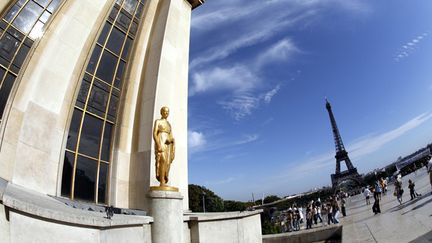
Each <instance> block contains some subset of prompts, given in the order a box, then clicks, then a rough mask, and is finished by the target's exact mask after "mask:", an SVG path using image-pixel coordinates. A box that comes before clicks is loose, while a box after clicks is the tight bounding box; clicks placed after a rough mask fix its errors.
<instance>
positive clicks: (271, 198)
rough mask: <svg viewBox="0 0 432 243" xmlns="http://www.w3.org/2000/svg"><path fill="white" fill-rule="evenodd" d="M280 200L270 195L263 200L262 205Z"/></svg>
mask: <svg viewBox="0 0 432 243" xmlns="http://www.w3.org/2000/svg"><path fill="white" fill-rule="evenodd" d="M280 199H281V198H280V197H278V196H276V195H270V196H267V197H265V198H264V203H272V202H274V201H277V200H280Z"/></svg>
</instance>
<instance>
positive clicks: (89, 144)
mask: <svg viewBox="0 0 432 243" xmlns="http://www.w3.org/2000/svg"><path fill="white" fill-rule="evenodd" d="M101 133H102V120H100V119H98V118H96V117H94V116H91V115H89V114H85V118H84V124H83V127H82V131H81V140H80V145H79V152H80V153H82V154H85V155H88V156H91V157H94V158H98V155H99V141H100V138H101V135H102V134H101Z"/></svg>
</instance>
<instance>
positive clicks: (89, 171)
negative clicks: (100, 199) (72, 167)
mask: <svg viewBox="0 0 432 243" xmlns="http://www.w3.org/2000/svg"><path fill="white" fill-rule="evenodd" d="M96 171H97V162H96V161H95V160H91V159H88V158H85V157H82V156H78V160H77V168H76V173H75V198H77V199H82V200H86V201H94V199H95V198H94V197H95V185H96Z"/></svg>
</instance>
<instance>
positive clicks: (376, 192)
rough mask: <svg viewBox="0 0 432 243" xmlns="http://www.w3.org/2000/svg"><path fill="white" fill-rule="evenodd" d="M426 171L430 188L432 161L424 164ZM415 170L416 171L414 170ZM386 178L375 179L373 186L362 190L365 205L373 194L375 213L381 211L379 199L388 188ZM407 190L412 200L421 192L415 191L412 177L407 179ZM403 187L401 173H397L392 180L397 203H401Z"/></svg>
mask: <svg viewBox="0 0 432 243" xmlns="http://www.w3.org/2000/svg"><path fill="white" fill-rule="evenodd" d="M425 167H426V169H427V172H428V173H429V179H430V184H431V188H432V163H430V162H429V164H427V165H426V166H425ZM414 172H416V171H414ZM387 181H388V180H387V179H384V178H380V179H379V180H377V181H375V183H374V185H373V186H369V187H366V188H365V189H364V190H363V195H364V197H365V200H366V205H370V204H371V202H370V197H371V196H372V195H373V196H374V200H375V201H374V204H373V206H372V211H373V212H374V213H375V214H378V213H381V209H380V200H381V196H382V195H386V193H387V191H388V188H387V184H388V182H387ZM408 190H409V192H410V198H411V199H410V200H414V199H415V198H417V197H420V196H421V194H419V193H417V192H416V190H415V183H414V181H413V180H412V179H409V180H408ZM404 192H405V191H404V188H403V184H402V176H401V174H397V176H396V178H395V180H394V191H393V196H395V197H396V200H397V201H398V202H399V205H402V203H403V194H404Z"/></svg>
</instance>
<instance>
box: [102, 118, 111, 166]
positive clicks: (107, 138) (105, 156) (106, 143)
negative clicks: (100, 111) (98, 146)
mask: <svg viewBox="0 0 432 243" xmlns="http://www.w3.org/2000/svg"><path fill="white" fill-rule="evenodd" d="M111 129H112V125H111V124H110V123H108V122H106V123H105V131H104V136H103V142H102V153H101V160H105V161H109V157H110V156H109V155H110V144H111Z"/></svg>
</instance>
